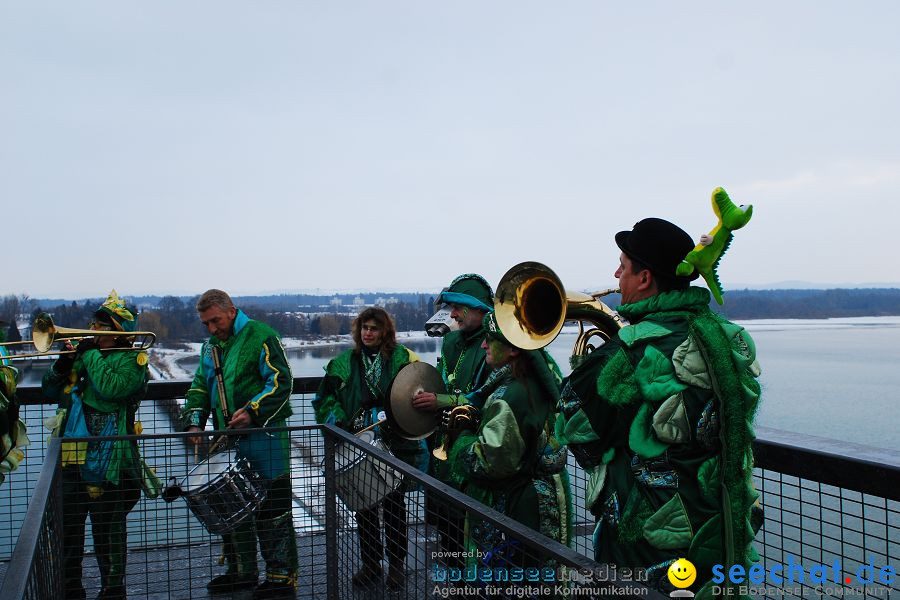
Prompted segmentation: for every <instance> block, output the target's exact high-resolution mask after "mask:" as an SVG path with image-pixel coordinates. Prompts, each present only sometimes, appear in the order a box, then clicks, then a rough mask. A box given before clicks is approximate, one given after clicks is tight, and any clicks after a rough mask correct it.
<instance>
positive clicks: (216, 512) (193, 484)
mask: <svg viewBox="0 0 900 600" xmlns="http://www.w3.org/2000/svg"><path fill="white" fill-rule="evenodd" d="M181 488H182V490H183V491H184V498H185V500H186V501H187V505H188V507H189V508H190V509H191V512H193V513H194V516H195V517H197V520H198V521H200V523H201V524H202V525H203V526H204V527H206V530H207V531H209V532H210V533H214V534H222V533H228V532H230V531H233V530H234V529H236V528H237V526H238V525H240V524H241V523H243V522H244V521H245V520H246V519H247V517H249V516H250V515H252V514H253V513H254V512H255V511H256V509H257V508H259V505H260V504H261V503H262V501H263V499H264V498H265V497H266V489H265V485H264V482H263V479H262V477H260V476H259V474H258V473H256V471H254V470H252V469H251V468H250V463H249V462H248V461H247V459H246V458H241V459H238V458H237V456H236V455H235V452H234V451H233V450H229V451H227V452H218V453H216V454H213V455H212V456H210V457H209V458H207V459H206V460H204V461H203V462H202V463H200V464H198V465H197V466H195V467H194V468H193V469H191V471H190V472H189V473H188V474H187V476H186V477H185V478H184V479H183V480H182V482H181Z"/></svg>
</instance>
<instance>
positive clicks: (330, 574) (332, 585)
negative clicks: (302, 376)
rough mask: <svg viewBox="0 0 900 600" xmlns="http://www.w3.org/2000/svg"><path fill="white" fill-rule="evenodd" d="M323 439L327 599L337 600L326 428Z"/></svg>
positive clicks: (329, 442)
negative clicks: (333, 599)
mask: <svg viewBox="0 0 900 600" xmlns="http://www.w3.org/2000/svg"><path fill="white" fill-rule="evenodd" d="M322 435H323V437H324V438H325V573H326V581H327V590H326V593H327V594H328V598H335V599H336V598H338V597H339V594H340V591H339V589H338V552H337V529H338V519H337V502H336V498H335V483H334V447H335V440H334V436H333V435H332V434H331V432H330V431H328V426H325V427H323V428H322Z"/></svg>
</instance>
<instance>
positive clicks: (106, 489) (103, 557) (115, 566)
mask: <svg viewBox="0 0 900 600" xmlns="http://www.w3.org/2000/svg"><path fill="white" fill-rule="evenodd" d="M122 475H123V477H122V479H121V484H120V485H117V486H114V485H110V484H108V483H107V484H105V485H104V486H103V487H102V488H100V489H101V490H102V493H101V494H100V496H99V497H98V498H93V497H91V495H90V494H89V493H88V487H87V485H86V484H85V483H84V481H82V479H81V469H80V467H78V466H69V467H65V468H63V473H62V488H63V489H62V493H63V575H64V579H65V581H64V587H65V589H66V590H67V591H72V592H74V593H75V594H76V595H77V594H78V590H83V586H82V583H81V569H82V561H83V560H84V526H85V522H86V520H87V517H88V515H90V517H91V534H92V535H93V537H94V553H95V555H96V557H97V566H98V567H99V568H100V585H101V586H102V587H103V588H104V589H106V588H110V587H115V586H122V585H125V561H126V557H127V554H128V540H127V537H128V525H127V522H126V519H127V517H128V513H129V512H131V509H133V508H134V507H135V505H136V504H137V502H138V500H139V499H140V497H141V490H140V487H139V484H138V481H137V479H135V478H134V477H131V476H130V474H128V473H124V472H123V473H122ZM126 475H128V476H127V477H126Z"/></svg>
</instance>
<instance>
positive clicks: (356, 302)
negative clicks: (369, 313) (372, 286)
mask: <svg viewBox="0 0 900 600" xmlns="http://www.w3.org/2000/svg"><path fill="white" fill-rule="evenodd" d="M365 305H366V301H365V300H364V299H363V297H362V296H357V297H356V298H354V299H353V306H365Z"/></svg>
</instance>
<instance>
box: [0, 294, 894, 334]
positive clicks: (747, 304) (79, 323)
mask: <svg viewBox="0 0 900 600" xmlns="http://www.w3.org/2000/svg"><path fill="white" fill-rule="evenodd" d="M361 296H362V297H363V298H366V297H367V295H364V294H363V295H361ZM368 296H372V299H373V300H374V298H375V295H374V294H369V295H368ZM392 296H393V297H396V298H402V300H400V301H398V302H395V303H391V304H389V305H388V306H387V307H386V310H387V311H388V312H389V313H390V314H391V315H392V316H393V317H394V320H395V322H396V324H397V329H398V330H399V331H420V330H422V329H423V325H424V323H425V321H426V320H427V319H428V318H429V317H430V316H431V315H432V314H433V312H434V296H429V295H425V294H393V295H392ZM300 297H301V296H274V297H273V298H276V299H277V301H274V302H259V303H257V302H253V301H251V299H252V300H260V299H262V298H265V297H256V296H254V297H238V298H235V303H236V304H237V305H238V306H239V307H240V308H241V309H242V310H244V312H246V313H247V314H248V315H249V316H250V317H252V318H254V319H258V320H260V321H263V322H264V323H268V324H269V325H271V326H272V327H274V328H275V330H276V331H278V332H279V333H281V335H283V336H286V337H297V338H307V337H320V336H332V335H343V334H348V333H350V324H351V322H352V321H353V318H354V316H355V314H356V313H358V312H359V310H356V309H354V308H353V307H351V306H341V307H334V308H332V309H331V310H330V312H304V311H300V310H298V305H297V304H296V303H294V304H290V305H289V303H288V302H287V299H288V298H290V299H291V300H292V301H294V300H297V299H298V298H300ZM153 298H154V302H153V304H152V305H147V304H143V303H139V304H140V305H141V306H142V310H141V311H140V325H139V326H140V328H141V329H142V330H144V331H152V332H154V333H155V334H156V335H157V339H158V341H159V342H160V343H167V342H168V343H180V342H190V341H199V340H202V339H205V338H206V337H207V335H208V334H207V332H206V330H205V328H204V327H203V326H202V325H201V323H200V321H199V320H198V319H197V312H196V310H195V309H194V304H195V302H196V300H197V297H196V296H194V297H178V296H158V297H153ZM303 298H304V299H310V300H313V301H314V302H315V303H316V304H315V305H316V306H318V305H320V303H321V302H322V300H323V298H325V299H327V298H328V297H322V296H308V297H303ZM145 299H146V297H145ZM351 301H352V299H351ZM604 301H605V302H606V303H607V304H609V305H610V306H612V307H613V308H615V307H616V306H617V305H618V303H619V297H618V295H615V294H614V295H610V296H607V297H606V298H604ZM102 302H103V300H102V299H101V298H96V299H89V300H83V301H81V302H75V301H65V300H64V301H59V300H54V301H51V302H48V301H47V300H38V299H33V298H29V297H28V296H24V295H22V296H15V295H7V296H3V297H2V298H0V319H2V320H3V321H6V322H7V323H9V325H8V326H7V329H6V331H5V333H6V338H7V340H8V341H17V340H19V339H21V335H20V332H19V329H18V326H17V323H16V320H17V318H21V317H22V316H23V315H31V317H32V320H33V318H34V316H36V315H37V314H38V313H41V312H49V313H51V314H52V315H53V320H54V322H55V323H57V324H58V325H62V326H64V327H72V328H76V329H81V328H85V327H87V326H88V323H90V321H91V319H92V318H93V314H94V311H95V310H96V309H97V307H98V306H99V305H100V304H101V303H102ZM710 306H711V307H712V308H713V310H716V311H718V312H720V313H722V314H724V315H725V316H727V317H728V318H730V319H825V318H832V317H863V316H896V315H900V289H831V290H728V291H727V292H726V294H725V305H724V306H722V307H720V306H718V305H716V304H715V303H714V302H712V303H711V304H710ZM360 310H361V309H360Z"/></svg>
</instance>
